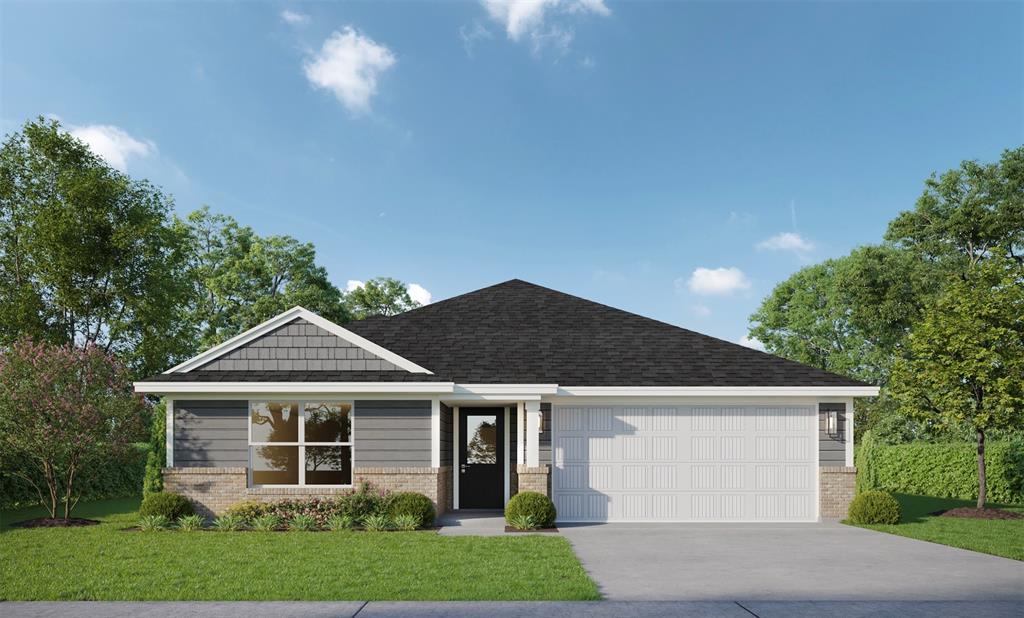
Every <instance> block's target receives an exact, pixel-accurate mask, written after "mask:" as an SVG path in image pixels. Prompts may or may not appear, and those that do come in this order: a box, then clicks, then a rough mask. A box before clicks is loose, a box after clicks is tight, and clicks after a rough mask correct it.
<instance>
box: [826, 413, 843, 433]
mask: <svg viewBox="0 0 1024 618" xmlns="http://www.w3.org/2000/svg"><path fill="white" fill-rule="evenodd" d="M825 433H826V434H828V437H830V438H833V439H841V438H842V435H843V431H842V430H841V429H840V428H839V412H838V411H837V410H829V411H827V412H825Z"/></svg>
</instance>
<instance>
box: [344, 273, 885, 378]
mask: <svg viewBox="0 0 1024 618" xmlns="http://www.w3.org/2000/svg"><path fill="white" fill-rule="evenodd" d="M347 326H348V328H349V330H351V331H353V332H355V333H358V334H359V335H361V336H363V337H365V338H366V339H368V340H370V341H373V342H374V343H376V344H378V345H380V346H383V347H384V348H387V349H388V350H392V351H394V352H395V353H397V354H400V355H401V356H402V357H404V358H408V359H409V360H410V361H412V362H414V363H417V364H419V365H422V366H424V367H429V368H430V369H431V370H432V371H433V372H434V373H436V374H438V375H441V376H445V377H447V378H450V379H451V380H452V381H454V382H457V383H464V384H527V383H529V384H539V383H556V384H559V385H562V386H637V387H641V386H681V387H688V386H710V387H745V386H768V387H774V386H825V387H831V386H836V387H841V386H866V385H865V384H864V383H862V382H859V381H857V380H852V379H850V378H846V377H843V376H840V375H836V374H834V373H830V372H827V371H823V370H821V369H817V368H814V367H810V366H807V365H803V364H801V363H797V362H793V361H790V360H786V359H783V358H779V357H777V356H773V355H771V354H766V353H764V352H759V351H757V350H752V349H749V348H746V347H744V346H741V345H738V344H734V343H730V342H727V341H723V340H721V339H715V338H714V337H709V336H707V335H702V334H700V333H696V332H694V331H691V330H687V329H685V328H680V327H677V326H673V325H671V324H666V323H664V322H659V321H657V320H653V319H650V318H645V317H642V316H639V315H636V314H633V313H629V312H627V311H622V310H620V309H615V308H613V307H608V306H606V305H602V304H599V303H595V302H592V301H588V300H585V299H583V298H579V297H576V296H571V295H569V294H565V293H562V292H558V291H555V290H551V289H548V288H544V287H541V286H538V285H534V284H531V283H527V282H525V281H521V280H518V279H514V280H511V281H506V282H505V283H500V284H498V285H494V286H491V287H487V288H483V289H481V290H477V291H475V292H470V293H468V294H464V295H462V296H456V297H454V298H450V299H448V300H444V301H440V302H437V303H434V304H431V305H427V306H425V307H421V308H419V309H414V310H412V311H408V312H406V313H402V314H399V315H396V316H392V317H389V318H378V319H373V320H363V321H359V322H353V323H351V324H349V325H347Z"/></svg>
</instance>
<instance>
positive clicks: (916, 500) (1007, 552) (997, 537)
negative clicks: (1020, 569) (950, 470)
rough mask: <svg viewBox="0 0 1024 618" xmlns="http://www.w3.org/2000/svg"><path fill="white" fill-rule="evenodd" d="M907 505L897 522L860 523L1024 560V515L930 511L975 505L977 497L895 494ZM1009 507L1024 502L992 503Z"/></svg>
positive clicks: (1015, 508)
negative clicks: (968, 515) (1003, 517)
mask: <svg viewBox="0 0 1024 618" xmlns="http://www.w3.org/2000/svg"><path fill="white" fill-rule="evenodd" d="M893 495H895V496H896V499H897V500H899V501H900V505H901V506H902V507H903V519H902V521H901V522H900V523H899V524H897V525H895V526H892V525H876V526H866V525H865V526H860V527H861V528H869V529H871V530H878V531H881V532H888V533H889V534H898V535H900V536H906V537H910V538H912V539H920V540H922V541H931V542H932V543H941V544H942V545H949V546H951V547H960V548H962V549H970V550H972V551H978V552H982V553H985V554H992V555H994V556H1002V557H1004V558H1012V559H1014V560H1024V519H1015V520H991V519H967V518H961V517H938V516H935V515H929V513H934V512H936V511H941V510H945V509H952V508H956V507H959V506H971V507H973V506H974V505H975V501H974V500H957V499H954V498H930V497H927V496H912V495H909V494H893ZM989 506H996V507H998V508H1002V509H1006V510H1008V511H1017V512H1024V506H1006V505H992V504H990V505H989Z"/></svg>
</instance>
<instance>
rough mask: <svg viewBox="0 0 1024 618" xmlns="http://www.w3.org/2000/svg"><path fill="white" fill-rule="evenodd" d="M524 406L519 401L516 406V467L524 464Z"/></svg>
mask: <svg viewBox="0 0 1024 618" xmlns="http://www.w3.org/2000/svg"><path fill="white" fill-rule="evenodd" d="M525 410H526V406H525V404H524V403H523V402H522V401H520V402H519V403H517V404H516V465H517V466H521V465H523V464H524V463H526V441H525V440H524V439H523V422H524V421H525V420H526V414H525V413H524V411H525Z"/></svg>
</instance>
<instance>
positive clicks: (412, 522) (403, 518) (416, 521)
mask: <svg viewBox="0 0 1024 618" xmlns="http://www.w3.org/2000/svg"><path fill="white" fill-rule="evenodd" d="M391 522H392V523H393V524H394V525H395V529H396V530H404V531H406V532H409V531H412V530H416V529H417V528H419V527H420V518H419V517H416V516H415V515H410V514H409V513H401V514H399V515H396V516H394V517H392V518H391Z"/></svg>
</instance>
